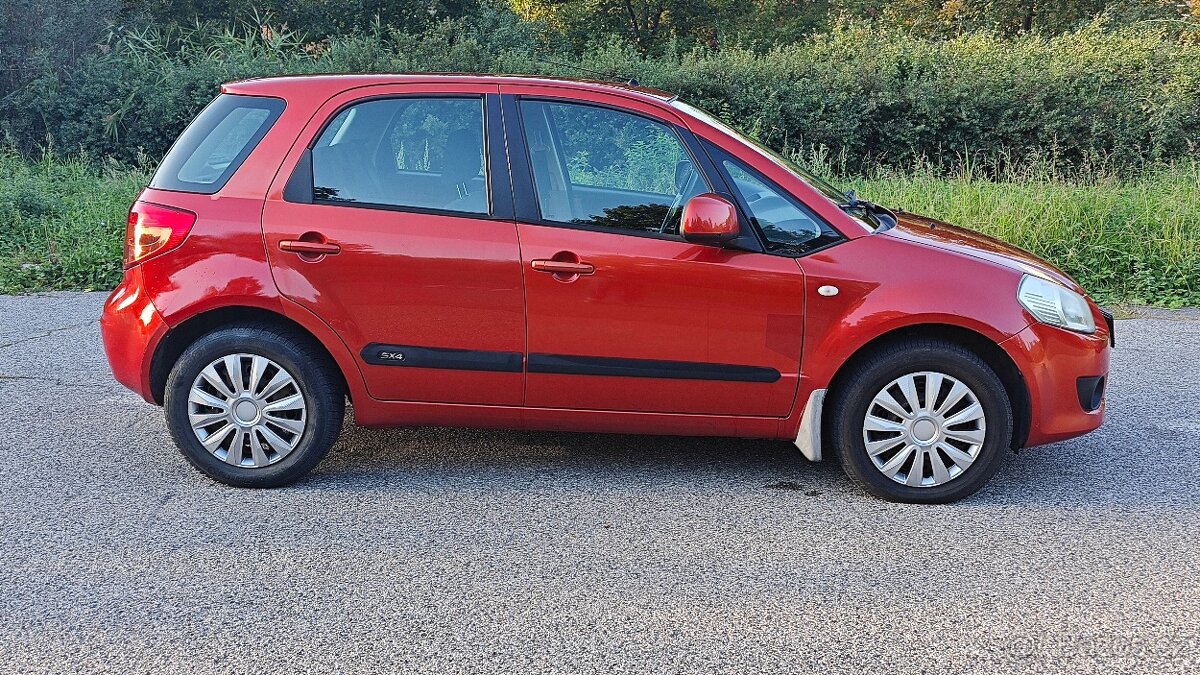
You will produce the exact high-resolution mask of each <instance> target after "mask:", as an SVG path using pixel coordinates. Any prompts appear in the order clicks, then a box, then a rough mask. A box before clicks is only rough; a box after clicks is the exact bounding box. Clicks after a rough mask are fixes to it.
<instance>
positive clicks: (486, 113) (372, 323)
mask: <svg viewBox="0 0 1200 675" xmlns="http://www.w3.org/2000/svg"><path fill="white" fill-rule="evenodd" d="M497 92H498V90H497V87H496V86H495V85H490V86H488V85H476V86H471V85H462V84H425V85H421V84H406V85H402V86H400V85H397V86H390V87H369V88H363V89H356V90H352V91H351V92H347V93H345V94H342V95H341V96H338V97H335V98H334V99H332V100H330V101H329V102H328V103H327V104H325V105H324V106H323V107H322V108H321V110H320V111H319V112H318V113H317V115H316V116H315V117H314V118H313V120H312V121H311V122H310V124H309V127H308V128H307V129H306V130H305V131H304V132H303V134H302V136H301V138H300V140H299V142H298V145H297V147H296V148H294V149H293V152H292V156H291V157H290V158H289V160H288V161H287V162H285V165H284V169H285V170H284V172H281V176H280V177H279V178H278V179H277V180H276V184H275V186H274V187H273V189H272V191H271V193H270V195H269V196H268V199H267V201H266V205H265V209H264V212H263V229H264V232H265V235H266V245H267V251H268V255H269V256H270V260H271V266H272V272H273V274H274V276H275V281H276V283H277V284H278V286H279V289H280V290H281V291H282V292H283V294H284V295H285V296H287V297H288V298H290V299H291V300H293V301H295V302H297V303H299V304H300V305H302V306H303V307H305V308H307V309H309V310H311V311H312V312H313V313H314V314H316V315H317V316H319V317H321V318H322V319H323V320H324V321H325V322H326V323H328V324H329V325H330V326H331V327H332V328H333V329H334V330H335V331H337V333H338V334H339V335H340V336H341V337H342V339H343V340H344V341H345V342H346V344H347V346H348V347H349V348H350V350H351V351H352V352H353V353H355V354H356V355H357V356H358V358H359V365H360V368H361V369H362V372H363V376H364V379H365V381H366V385H367V390H368V391H369V392H370V394H371V396H372V397H374V398H378V399H385V400H400V401H429V402H449V403H479V404H503V405H520V404H521V401H522V396H523V384H524V375H523V372H522V353H523V351H524V346H525V325H524V298H523V291H522V278H521V266H520V250H519V247H518V244H517V232H516V227H515V225H514V223H513V220H512V193H511V188H510V187H509V178H508V168H507V163H506V161H505V159H504V147H503V142H502V141H501V142H500V143H494V142H491V140H490V139H491V137H492V136H493V135H494V134H498V132H499V124H500V107H499V99H498V96H497ZM293 167H294V168H293ZM285 181H286V185H285Z"/></svg>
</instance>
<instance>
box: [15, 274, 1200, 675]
mask: <svg viewBox="0 0 1200 675" xmlns="http://www.w3.org/2000/svg"><path fill="white" fill-rule="evenodd" d="M102 302H103V295H101V294H98V293H91V294H89V293H56V294H51V295H40V296H29V297H0V410H3V417H2V418H0V419H2V421H0V522H2V523H3V529H2V533H3V534H2V535H0V671H4V672H22V673H30V672H79V671H88V672H120V673H128V672H146V671H170V672H231V671H236V672H245V671H261V670H270V671H272V672H296V671H314V670H317V671H333V670H336V671H347V672H391V671H416V672H439V673H443V672H513V671H517V672H639V673H641V672H682V671H686V672H696V671H717V672H730V671H751V672H808V671H837V672H856V673H857V672H897V671H908V672H916V671H919V672H928V673H942V672H945V673H963V672H978V673H994V672H1017V671H1035V672H1163V673H1167V672H1177V673H1187V672H1196V671H1197V670H1200V564H1198V561H1200V514H1198V510H1200V489H1198V488H1200V461H1198V459H1200V418H1198V417H1197V415H1196V412H1195V411H1196V410H1197V409H1200V386H1197V384H1196V374H1197V373H1198V372H1200V349H1198V348H1197V346H1196V345H1197V344H1200V312H1197V311H1195V310H1191V311H1184V312H1179V313H1169V312H1157V311H1149V312H1138V313H1137V314H1136V315H1137V316H1139V317H1140V318H1136V319H1131V320H1123V321H1119V322H1118V324H1117V342H1118V347H1117V350H1116V351H1115V352H1114V354H1113V372H1112V376H1111V385H1110V386H1111V388H1110V398H1109V417H1108V422H1107V423H1106V424H1105V426H1104V427H1103V428H1101V429H1100V430H1099V431H1097V432H1095V433H1093V434H1091V435H1089V436H1085V437H1083V438H1080V439H1076V440H1072V441H1068V442H1065V443H1059V444H1055V445H1052V446H1047V447H1043V448H1035V449H1031V450H1027V451H1024V452H1022V453H1020V454H1019V455H1015V456H1010V458H1009V459H1008V461H1007V462H1006V464H1005V465H1004V466H1003V467H1002V468H1001V469H1000V471H999V472H998V473H997V475H996V477H995V478H994V479H993V481H992V483H991V485H990V486H989V487H988V488H987V489H985V490H984V491H983V492H981V493H980V494H979V495H977V496H975V497H974V498H972V499H969V500H967V501H965V502H962V503H960V504H957V505H949V506H937V507H917V506H906V505H897V504H888V503H885V502H881V501H877V500H874V499H871V498H869V497H867V496H865V495H863V494H861V493H859V492H858V491H857V490H855V489H854V488H853V487H852V486H851V485H850V484H849V482H848V480H847V479H846V478H845V477H844V476H843V475H842V473H841V471H840V469H838V468H837V467H836V466H833V465H830V464H824V465H814V464H809V463H806V462H804V461H803V460H802V459H801V458H800V457H799V455H798V453H797V452H796V451H795V450H794V449H793V448H791V446H790V445H789V444H787V443H783V442H765V441H751V440H722V439H687V438H651V437H639V436H603V435H593V434H552V433H515V432H498V431H472V430H461V429H395V430H365V429H358V428H353V427H349V428H347V430H346V431H345V432H344V434H343V436H342V439H341V440H340V441H339V443H338V445H337V446H336V447H335V448H334V450H333V452H332V453H331V454H330V456H329V457H328V459H326V461H325V462H324V463H323V464H322V465H321V466H320V467H318V469H317V471H316V472H315V473H314V475H313V476H312V477H311V478H310V479H309V480H307V481H305V482H303V483H301V484H299V485H296V486H294V487H291V488H286V489H281V490H274V491H248V490H236V489H231V488H226V487H223V486H219V485H217V484H214V483H213V482H211V481H209V480H207V479H206V478H204V477H202V476H200V475H199V474H197V473H196V472H194V471H193V470H192V469H191V468H190V467H189V466H188V465H187V463H186V462H185V461H184V460H183V458H182V457H180V455H179V453H178V452H177V451H176V450H175V448H174V447H173V446H172V444H171V442H170V439H169V438H168V436H167V433H166V431H165V429H164V424H163V419H162V415H161V411H160V410H159V409H158V408H155V407H153V406H150V405H147V404H146V403H144V402H142V401H141V399H139V398H138V397H137V396H136V395H134V394H132V393H131V392H129V391H127V390H125V389H123V388H122V387H121V386H119V385H118V384H116V383H115V382H114V381H113V380H112V379H111V376H110V374H109V372H108V367H107V364H106V363H105V361H104V355H103V350H102V348H101V345H100V340H99V332H98V326H97V325H96V322H95V320H96V318H97V317H98V316H99V312H100V307H101V304H102Z"/></svg>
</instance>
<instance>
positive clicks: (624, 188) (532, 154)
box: [502, 85, 804, 417]
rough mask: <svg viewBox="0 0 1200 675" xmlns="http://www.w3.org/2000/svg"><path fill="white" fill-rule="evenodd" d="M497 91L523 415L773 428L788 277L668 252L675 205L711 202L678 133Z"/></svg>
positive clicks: (799, 305) (647, 121) (791, 372)
mask: <svg viewBox="0 0 1200 675" xmlns="http://www.w3.org/2000/svg"><path fill="white" fill-rule="evenodd" d="M502 91H504V93H506V94H509V95H508V96H506V97H505V102H504V112H505V122H506V129H507V134H508V140H509V147H510V153H511V155H512V162H513V182H514V185H515V186H516V189H517V195H518V199H517V215H518V220H519V224H518V226H517V228H518V232H519V235H520V242H521V255H522V259H523V263H524V266H523V274H524V278H525V288H526V298H527V311H528V341H529V346H528V355H527V360H528V361H527V369H528V374H527V385H526V405H528V406H532V407H552V408H573V409H594V410H623V411H640V412H662V413H703V414H722V415H748V416H776V417H782V416H785V415H787V414H788V412H789V410H790V409H791V406H792V403H793V399H794V397H795V392H796V385H797V378H798V376H799V366H800V346H801V339H802V337H803V315H804V307H803V298H804V294H803V287H804V281H803V276H802V273H801V270H800V267H799V265H797V264H796V261H795V260H794V259H791V258H785V257H777V256H771V255H765V254H763V253H756V252H751V251H744V250H733V249H727V248H719V247H713V246H700V245H696V244H691V243H688V242H686V241H684V240H683V239H682V237H681V236H680V235H679V220H680V213H681V211H682V206H683V204H684V203H686V201H687V199H688V198H689V197H691V196H693V195H696V194H699V193H702V192H708V191H710V190H713V189H722V186H721V185H720V184H714V181H713V180H712V176H711V175H709V174H708V172H707V171H705V170H704V169H703V166H704V165H705V164H706V163H707V161H706V160H705V159H704V158H703V157H701V156H699V154H698V153H697V150H698V148H699V146H698V145H696V144H695V141H694V140H691V139H689V136H688V132H687V131H686V130H685V129H683V128H682V127H681V126H679V125H678V124H677V121H676V120H673V119H671V118H670V117H669V116H668V114H667V113H665V112H663V111H659V110H658V109H657V108H654V107H651V106H649V105H646V104H643V103H640V102H635V101H630V100H628V99H621V98H616V97H611V98H610V97H608V96H607V95H605V94H603V93H598V92H581V91H578V90H572V91H570V92H569V95H570V99H569V100H568V99H566V98H561V97H560V98H556V97H555V96H554V91H553V90H547V89H542V88H539V87H536V86H524V85H512V86H508V85H505V86H502ZM581 99H584V100H581Z"/></svg>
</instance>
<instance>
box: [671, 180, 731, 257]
mask: <svg viewBox="0 0 1200 675" xmlns="http://www.w3.org/2000/svg"><path fill="white" fill-rule="evenodd" d="M679 229H680V232H681V233H682V234H683V239H684V241H688V242H691V243H693V244H710V245H716V246H720V245H722V244H725V243H728V242H730V241H733V240H734V239H736V238H737V236H738V234H739V229H738V218H737V209H736V208H734V206H733V204H732V203H730V201H729V200H728V199H725V198H724V197H722V196H721V195H718V194H713V193H711V192H706V193H704V194H702V195H696V196H695V197H692V198H691V199H689V200H688V203H687V205H686V206H684V207H683V222H682V224H681V225H680V227H679Z"/></svg>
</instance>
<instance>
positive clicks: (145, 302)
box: [100, 267, 167, 403]
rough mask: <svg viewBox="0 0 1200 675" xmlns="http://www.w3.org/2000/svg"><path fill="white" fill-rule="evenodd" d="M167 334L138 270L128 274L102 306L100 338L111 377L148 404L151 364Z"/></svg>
mask: <svg viewBox="0 0 1200 675" xmlns="http://www.w3.org/2000/svg"><path fill="white" fill-rule="evenodd" d="M166 332H167V324H166V323H165V322H164V321H163V319H162V317H161V316H160V315H159V313H158V310H157V309H155V307H154V303H152V302H151V301H150V298H149V297H147V295H146V292H145V289H144V288H143V286H142V274H141V270H140V268H136V267H135V268H133V269H132V270H129V271H127V272H126V273H125V278H124V279H122V280H121V283H120V285H118V286H117V288H116V289H115V290H113V292H112V294H111V295H109V296H108V301H107V302H105V303H104V313H103V314H102V315H101V316H100V335H101V337H102V338H103V340H104V353H105V355H106V356H107V357H108V365H109V367H110V368H111V369H112V373H113V377H115V378H116V379H117V382H120V383H121V384H123V385H125V386H126V387H129V388H130V389H132V390H133V391H134V392H136V393H137V394H138V395H139V396H141V397H142V398H144V399H145V400H146V401H148V402H150V403H154V402H155V401H154V395H153V393H152V391H151V387H150V362H151V360H152V357H153V356H154V349H155V347H157V345H158V341H159V340H160V339H161V338H162V336H163V335H164V334H165V333H166Z"/></svg>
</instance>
